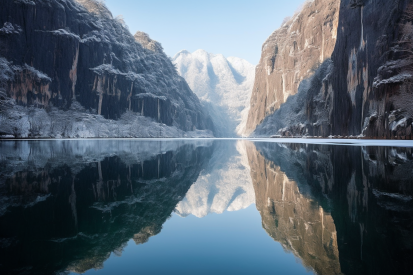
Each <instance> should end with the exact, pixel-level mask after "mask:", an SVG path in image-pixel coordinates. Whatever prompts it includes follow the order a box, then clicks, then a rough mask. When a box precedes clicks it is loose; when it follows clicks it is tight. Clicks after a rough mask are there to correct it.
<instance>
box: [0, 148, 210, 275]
mask: <svg viewBox="0 0 413 275" xmlns="http://www.w3.org/2000/svg"><path fill="white" fill-rule="evenodd" d="M212 148H213V144H212V142H208V141H197V142H195V141H185V142H183V141H179V142H177V141H170V142H167V141H163V142H160V141H148V142H142V141H140V142H134V141H130V142H127V141H79V142H75V141H51V142H1V143H0V151H1V160H0V161H1V162H0V167H1V173H0V176H1V177H0V199H1V202H0V205H1V208H0V270H3V272H5V273H2V272H1V273H2V274H8V273H6V272H10V273H28V274H52V273H55V272H60V271H65V270H70V271H75V272H78V273H82V272H85V271H87V270H88V269H91V268H100V267H102V266H103V262H104V261H105V260H106V259H107V258H108V257H109V256H110V254H111V253H112V252H114V253H115V254H120V253H121V252H122V248H123V247H124V246H125V245H126V243H127V242H128V240H130V239H131V238H133V239H134V241H135V242H136V243H137V244H140V243H144V242H146V241H148V239H149V238H150V237H151V236H153V235H156V234H158V233H159V232H160V231H161V229H162V225H163V223H164V222H165V221H166V220H167V219H168V217H170V215H171V213H172V211H173V210H174V208H175V206H176V205H177V203H178V202H179V201H180V200H181V199H182V198H183V197H184V196H185V194H186V192H187V191H188V189H189V188H190V186H191V185H192V184H193V183H194V182H195V181H196V180H197V178H198V175H199V173H200V171H201V170H202V169H203V168H204V166H205V163H206V162H207V161H208V159H209V158H210V156H211V153H212Z"/></svg>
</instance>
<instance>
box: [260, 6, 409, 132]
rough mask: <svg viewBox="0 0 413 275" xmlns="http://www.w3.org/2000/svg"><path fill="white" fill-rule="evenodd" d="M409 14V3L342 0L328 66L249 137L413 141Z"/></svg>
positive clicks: (316, 73) (317, 72) (309, 79)
mask: <svg viewBox="0 0 413 275" xmlns="http://www.w3.org/2000/svg"><path fill="white" fill-rule="evenodd" d="M321 2H326V1H322V0H320V1H315V2H314V3H321ZM411 14H413V8H412V4H411V3H410V1H407V0H406V1H404V0H403V1H380V0H378V1H373V0H363V1H353V0H342V1H341V3H340V8H339V22H338V28H337V40H336V43H335V48H334V51H333V53H332V55H331V61H330V60H326V61H325V62H324V64H323V65H322V66H319V67H318V68H316V70H315V73H314V74H313V75H312V76H310V77H309V78H307V79H306V80H304V81H302V82H301V83H300V87H299V91H301V94H300V92H299V94H298V95H295V96H293V98H292V99H291V100H290V102H288V100H287V104H285V106H283V107H281V108H280V109H279V110H277V111H276V112H275V113H274V114H271V115H270V116H269V117H268V118H267V119H266V120H265V121H264V122H263V123H262V125H260V126H258V127H257V129H256V131H255V133H254V135H271V134H280V135H286V136H291V135H294V136H303V135H307V136H323V137H327V136H330V135H332V136H350V137H351V136H353V137H354V136H362V137H366V138H387V139H388V138H399V139H400V138H401V139H411V138H412V122H413V117H412V108H411V104H410V102H411V100H412V95H411V81H412V75H413V74H412V73H411V48H412V43H413V40H412V33H413V31H412V28H411V26H412V21H413V17H412V15H411ZM264 98H266V97H264ZM252 103H253V102H252ZM289 114H292V116H290V115H289ZM297 114H299V115H297ZM284 117H289V118H290V119H289V120H284V121H283V118H284ZM257 124H258V123H257ZM254 126H255V125H254Z"/></svg>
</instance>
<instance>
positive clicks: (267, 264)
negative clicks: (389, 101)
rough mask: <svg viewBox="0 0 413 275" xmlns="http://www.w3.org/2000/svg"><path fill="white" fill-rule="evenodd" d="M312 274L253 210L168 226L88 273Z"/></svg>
mask: <svg viewBox="0 0 413 275" xmlns="http://www.w3.org/2000/svg"><path fill="white" fill-rule="evenodd" d="M115 273H118V274H313V273H312V272H311V271H307V270H306V269H305V268H304V267H303V266H302V265H301V263H300V262H299V260H297V258H296V257H295V256H294V255H293V254H292V253H286V252H285V251H284V249H283V248H282V246H281V245H280V244H279V243H277V242H274V241H273V240H272V239H271V237H270V236H268V234H267V233H266V232H265V230H264V229H263V228H262V226H261V216H260V214H259V213H258V211H257V209H256V208H255V205H251V206H249V207H248V208H247V209H243V210H239V211H237V212H224V213H223V214H219V215H218V214H210V215H208V216H206V217H203V218H202V219H199V218H197V217H195V216H188V217H186V218H181V217H179V216H178V215H176V214H173V215H172V217H171V218H170V219H169V220H168V221H166V223H165V224H164V226H163V229H162V232H161V233H160V234H158V235H156V236H154V237H151V239H150V241H149V242H147V243H145V244H142V245H138V246H137V245H135V243H134V242H133V241H130V242H129V243H128V246H127V247H126V248H125V250H124V252H123V253H122V256H121V257H117V256H115V255H114V254H112V256H111V257H110V258H109V259H108V260H107V261H106V262H105V263H104V269H103V270H97V271H96V270H90V271H89V272H87V273H86V274H115Z"/></svg>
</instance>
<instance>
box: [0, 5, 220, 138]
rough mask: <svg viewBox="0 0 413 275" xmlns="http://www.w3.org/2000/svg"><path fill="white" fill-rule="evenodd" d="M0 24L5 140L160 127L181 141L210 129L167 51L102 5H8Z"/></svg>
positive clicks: (134, 133)
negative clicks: (190, 133)
mask: <svg viewBox="0 0 413 275" xmlns="http://www.w3.org/2000/svg"><path fill="white" fill-rule="evenodd" d="M0 25H1V27H0V64H1V65H0V66H1V71H2V74H1V75H0V77H1V79H0V82H1V84H2V85H1V87H0V89H1V90H2V92H1V98H0V99H1V102H2V114H1V115H2V119H1V127H0V134H2V135H14V136H16V137H19V136H29V135H30V136H33V137H36V136H52V137H55V136H57V137H59V136H69V137H71V136H80V137H88V136H101V135H100V134H101V133H105V134H103V136H122V135H123V136H125V135H126V134H125V130H122V127H123V128H125V127H126V128H131V129H130V131H128V132H130V134H128V135H126V136H142V135H143V136H145V135H146V136H153V134H149V133H145V131H146V130H147V129H149V128H151V127H152V128H156V127H161V128H162V127H163V129H161V130H159V131H158V134H156V135H158V136H159V135H160V136H165V135H166V136H168V135H169V136H171V135H172V136H176V135H183V134H182V132H183V131H194V130H208V129H209V130H211V129H212V123H211V122H210V120H209V118H208V116H207V114H206V113H205V112H204V111H203V108H202V107H201V105H200V102H199V99H198V98H197V96H196V95H195V94H194V93H193V92H192V91H191V89H190V88H189V86H188V85H187V83H186V82H185V80H184V79H183V78H181V77H180V76H179V75H178V74H177V72H176V69H175V67H174V65H173V64H172V62H171V61H170V59H169V58H168V57H167V56H166V55H165V54H164V52H163V49H162V46H161V45H160V44H159V43H158V42H156V41H153V40H151V39H150V38H149V36H148V35H146V34H144V33H141V32H138V33H137V34H136V35H135V36H133V35H131V33H130V32H129V30H128V28H127V26H126V25H125V23H124V21H123V20H122V18H113V17H112V14H111V12H110V11H109V10H108V9H107V8H106V6H105V5H104V4H102V2H99V1H95V0H55V1H47V0H33V1H17V0H4V1H2V3H1V10H0ZM4 106H7V107H8V108H6V107H4ZM67 111H72V112H69V113H67ZM125 114H127V115H128V116H129V117H125ZM131 114H132V117H131V116H130V115H131ZM74 116H75V118H73V117H74ZM37 117H39V119H36V118H37ZM61 120H63V122H62V121H61ZM114 121H115V122H114ZM131 121H132V122H131ZM79 122H81V123H80V125H79ZM82 122H83V124H82ZM117 122H119V123H117ZM56 124H57V125H58V126H60V125H61V124H65V125H67V127H70V128H71V129H63V130H57V128H56V127H55V126H56ZM89 124H90V125H89ZM91 125H98V126H99V127H97V126H96V127H91ZM97 128H98V129H97ZM112 128H114V129H116V128H118V130H117V131H116V130H114V129H112ZM143 132H144V134H142V133H143ZM161 132H162V133H161Z"/></svg>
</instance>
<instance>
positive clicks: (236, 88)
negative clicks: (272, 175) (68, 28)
mask: <svg viewBox="0 0 413 275" xmlns="http://www.w3.org/2000/svg"><path fill="white" fill-rule="evenodd" d="M173 62H174V63H175V64H176V67H177V69H178V73H179V74H180V75H181V76H182V77H183V78H185V80H186V81H187V82H188V85H189V87H191V89H192V91H193V92H194V93H195V94H196V95H197V96H198V97H199V98H200V100H201V102H202V103H203V105H204V106H206V107H207V109H208V111H209V114H210V115H211V117H212V121H213V123H214V126H215V130H216V135H217V136H221V137H235V136H237V135H238V136H241V135H242V134H243V133H244V132H245V125H246V120H247V115H248V111H249V103H250V97H251V92H252V86H253V84H254V77H255V66H254V65H252V64H250V63H249V62H248V61H246V60H244V59H241V58H237V57H228V58H226V57H224V56H223V55H222V54H211V53H207V52H206V51H204V50H197V51H195V52H193V53H190V52H188V51H185V50H184V51H181V52H179V53H177V54H176V55H175V57H174V58H173Z"/></svg>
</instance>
